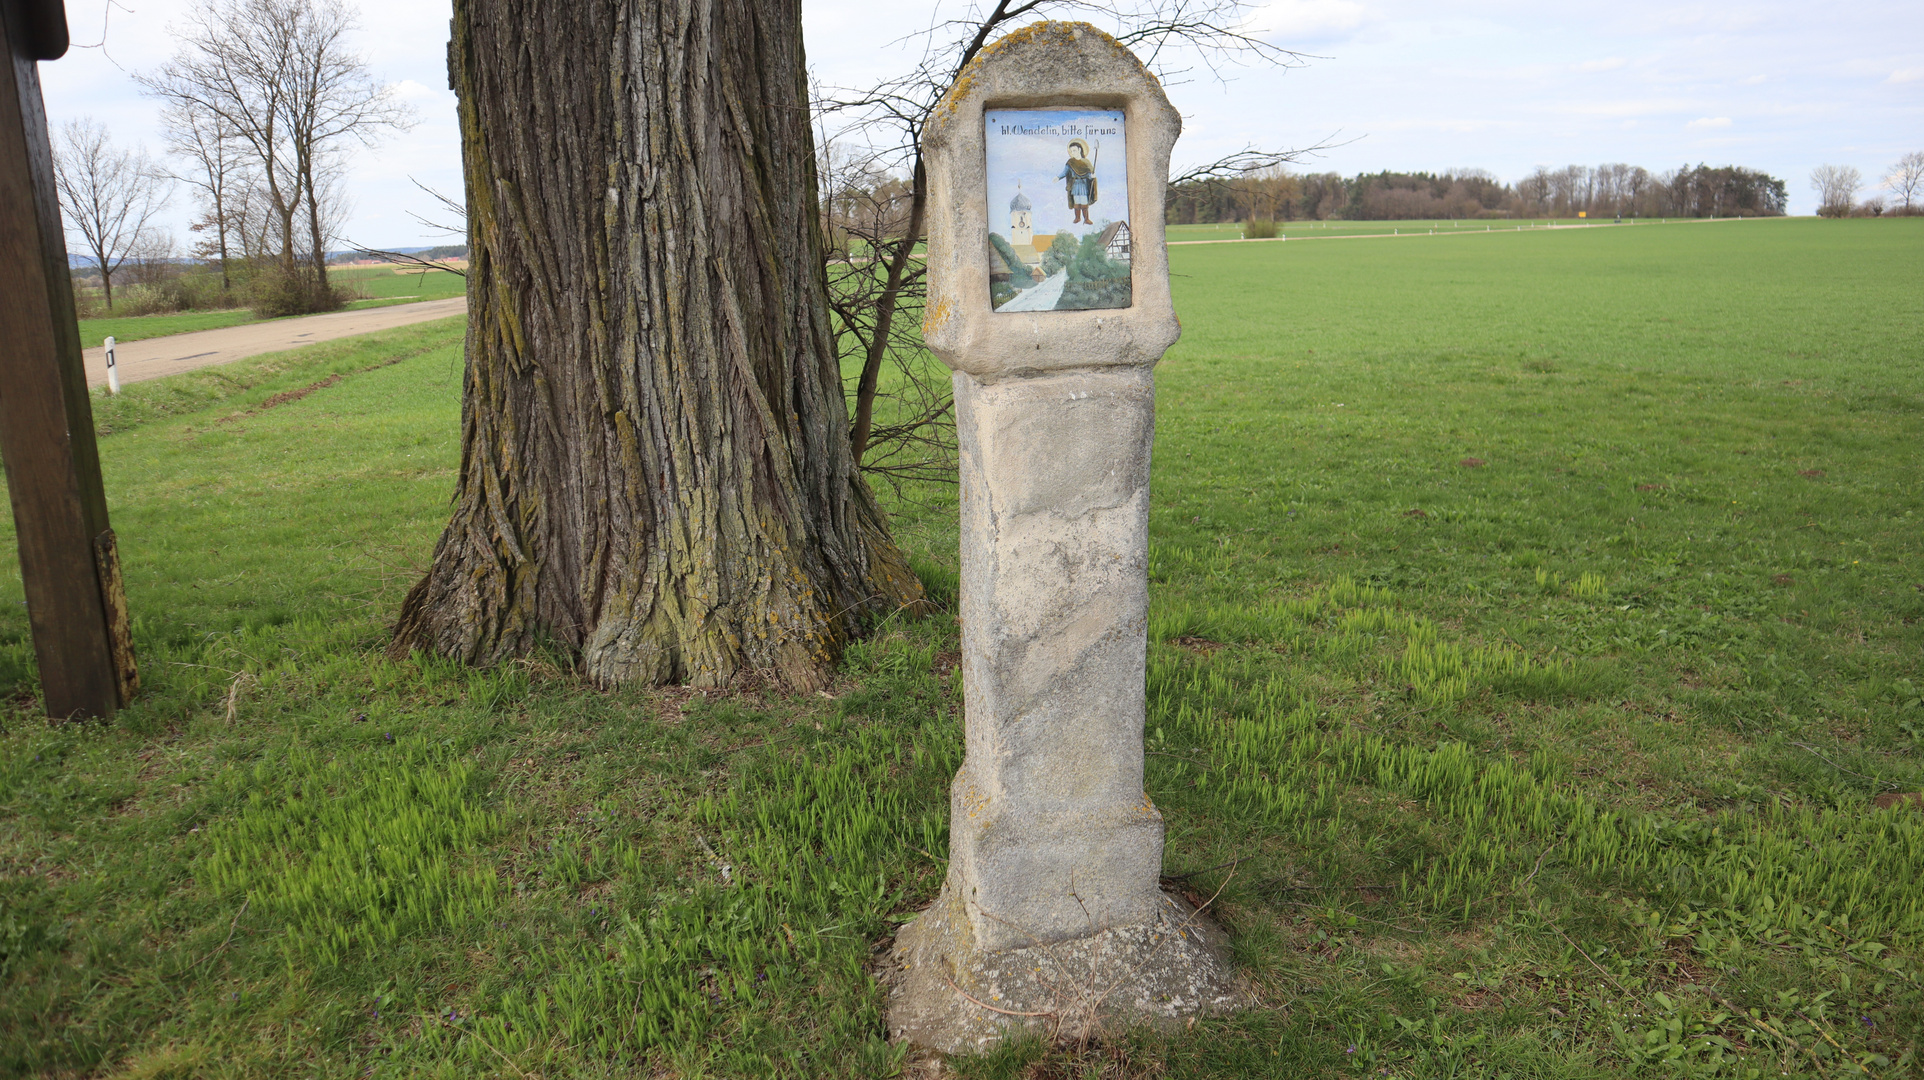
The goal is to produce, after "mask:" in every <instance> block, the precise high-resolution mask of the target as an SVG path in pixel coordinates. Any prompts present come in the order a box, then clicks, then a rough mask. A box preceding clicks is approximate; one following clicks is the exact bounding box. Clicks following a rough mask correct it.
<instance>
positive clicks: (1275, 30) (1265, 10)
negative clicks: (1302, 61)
mask: <svg viewBox="0 0 1924 1080" xmlns="http://www.w3.org/2000/svg"><path fill="white" fill-rule="evenodd" d="M1371 18H1372V17H1371V15H1370V12H1369V9H1367V8H1365V7H1364V6H1363V5H1362V4H1359V3H1357V2H1356V0H1271V2H1270V3H1268V4H1264V5H1263V6H1262V7H1261V8H1258V9H1257V10H1256V11H1255V13H1254V14H1252V15H1251V16H1250V25H1251V26H1253V27H1256V28H1257V29H1259V30H1261V31H1263V32H1264V33H1266V34H1268V36H1269V37H1270V39H1271V40H1273V41H1276V42H1277V43H1279V44H1281V45H1284V46H1286V47H1287V46H1289V45H1291V44H1293V43H1305V42H1311V41H1328V40H1331V39H1333V38H1342V37H1348V36H1349V35H1351V34H1354V33H1355V32H1356V31H1358V30H1361V29H1362V28H1363V27H1364V26H1365V25H1366V24H1368V23H1369V22H1370V21H1371Z"/></svg>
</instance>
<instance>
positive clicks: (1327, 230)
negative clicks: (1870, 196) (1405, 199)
mask: <svg viewBox="0 0 1924 1080" xmlns="http://www.w3.org/2000/svg"><path fill="white" fill-rule="evenodd" d="M1736 223H1738V222H1737V221H1736V219H1732V218H1718V219H1714V220H1712V219H1702V218H1649V219H1637V218H1626V219H1625V220H1623V221H1621V222H1614V223H1613V222H1612V221H1611V219H1610V218H1608V217H1601V218H1533V219H1530V220H1527V221H1525V220H1490V221H1456V220H1437V221H1278V222H1276V232H1277V238H1281V239H1299V240H1315V239H1320V238H1327V237H1340V236H1429V235H1432V234H1434V235H1439V236H1443V235H1467V234H1470V233H1499V232H1523V231H1527V230H1530V229H1572V228H1598V227H1601V226H1609V227H1611V228H1625V229H1627V228H1646V227H1652V228H1668V227H1672V226H1702V225H1711V226H1714V225H1722V224H1736ZM1243 229H1244V223H1243V222H1240V221H1225V222H1217V223H1213V224H1207V225H1170V226H1168V227H1167V230H1166V231H1167V233H1168V236H1169V240H1170V241H1171V242H1173V243H1195V242H1199V241H1205V240H1240V239H1242V238H1243Z"/></svg>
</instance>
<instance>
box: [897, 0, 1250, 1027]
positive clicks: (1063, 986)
mask: <svg viewBox="0 0 1924 1080" xmlns="http://www.w3.org/2000/svg"><path fill="white" fill-rule="evenodd" d="M1181 123H1182V122H1181V118H1180V116H1179V115H1178V114H1177V113H1176V111H1175V109H1174V108H1173V107H1171V106H1170V104H1169V100H1168V98H1166V97H1165V96H1164V95H1163V92H1162V88H1161V87H1160V86H1159V85H1158V84H1157V82H1156V81H1155V79H1154V78H1153V77H1152V76H1151V75H1150V74H1149V72H1148V70H1147V69H1145V68H1144V67H1143V65H1142V63H1141V62H1140V61H1139V60H1137V59H1136V57H1135V56H1133V55H1131V54H1130V53H1129V51H1128V50H1127V49H1125V48H1123V47H1122V45H1121V44H1119V43H1118V42H1117V41H1116V40H1115V39H1114V38H1111V37H1110V36H1109V35H1107V34H1105V33H1103V32H1102V31H1100V30H1098V29H1096V28H1095V27H1093V26H1090V25H1088V24H1087V23H1068V22H1044V23H1038V24H1035V25H1033V26H1030V27H1027V28H1025V29H1023V30H1019V31H1017V32H1015V33H1013V34H1010V35H1008V36H1007V37H1005V38H1003V39H1002V40H1000V41H998V42H996V43H995V44H993V45H990V46H989V47H988V48H987V49H984V50H983V51H982V53H981V54H980V55H979V56H978V57H977V58H976V59H975V60H974V61H973V62H972V63H971V64H970V65H969V66H968V67H967V68H966V69H965V70H964V71H963V72H962V73H961V75H960V76H958V77H957V79H956V82H955V86H954V88H953V89H952V90H950V91H949V94H948V96H947V97H945V98H944V99H943V100H942V102H941V103H940V104H938V105H937V106H936V109H935V111H934V114H933V115H932V116H931V118H930V122H929V124H928V126H927V128H925V130H924V133H923V160H924V163H925V166H926V169H927V176H928V179H929V193H930V204H929V205H930V209H929V219H928V221H929V244H928V281H929V296H928V304H927V308H926V312H927V314H926V316H925V318H924V321H923V327H922V330H923V337H924V339H925V340H926V341H927V343H928V346H929V348H930V350H931V351H933V352H934V353H935V355H936V356H938V357H940V358H941V360H942V362H943V363H945V364H947V365H948V366H949V367H950V368H951V369H953V371H954V372H955V374H954V385H955V405H956V430H957V437H958V443H959V449H960V452H961V462H960V465H961V504H962V505H961V517H962V529H961V547H962V551H961V571H962V575H961V576H962V587H961V615H962V673H963V688H964V705H965V717H966V750H965V754H964V760H963V763H962V768H961V770H960V771H959V772H958V773H957V774H956V777H955V780H954V782H953V784H952V785H951V788H950V796H949V807H950V814H949V864H948V877H947V880H946V881H945V883H944V885H943V887H942V892H941V895H940V896H938V897H937V898H936V901H935V903H934V905H933V906H932V907H930V909H929V910H928V911H927V912H925V913H923V914H922V915H921V916H920V917H918V918H917V919H916V920H915V921H914V922H912V923H910V924H909V925H908V926H906V927H904V928H903V930H902V931H901V933H900V934H899V935H898V936H897V938H896V945H895V949H894V951H893V953H892V954H891V958H890V963H889V964H888V967H887V971H886V973H885V978H886V980H887V981H888V982H889V984H890V990H891V995H890V1002H889V1008H888V1026H889V1031H890V1034H891V1035H892V1036H893V1037H895V1038H897V1039H904V1040H907V1041H910V1042H912V1043H915V1044H917V1045H921V1046H926V1047H931V1048H933V1049H936V1050H940V1051H942V1052H944V1053H973V1052H980V1051H984V1050H987V1049H990V1048H992V1047H994V1046H995V1045H997V1044H998V1043H1000V1042H1002V1041H1003V1040H1004V1039H1006V1038H1010V1037H1012V1036H1014V1035H1017V1034H1019V1033H1020V1032H1022V1031H1023V1030H1025V1029H1027V1030H1030V1031H1033V1032H1039V1033H1042V1034H1043V1035H1044V1036H1045V1037H1047V1036H1053V1037H1056V1038H1065V1039H1075V1038H1086V1037H1091V1036H1094V1035H1096V1034H1097V1033H1099V1032H1101V1031H1104V1030H1114V1029H1117V1028H1120V1027H1123V1026H1126V1025H1131V1024H1152V1025H1158V1026H1162V1027H1167V1028H1175V1027H1180V1026H1181V1025H1182V1024H1184V1023H1186V1022H1189V1021H1192V1020H1193V1019H1194V1018H1195V1017H1196V1016H1198V1015H1205V1014H1212V1013H1221V1012H1226V1011H1229V1010H1231V1009H1234V1008H1237V1007H1239V1006H1240V1005H1241V1004H1242V1003H1243V1002H1244V1001H1245V1000H1246V997H1245V994H1244V992H1243V991H1242V989H1241V987H1240V984H1239V983H1238V981H1237V979H1236V978H1235V976H1234V974H1233V972H1232V970H1231V968H1230V966H1229V964H1228V962H1227V960H1226V959H1225V951H1224V948H1223V945H1224V942H1223V939H1222V937H1221V933H1220V931H1217V930H1215V929H1214V928H1213V927H1212V926H1211V925H1210V924H1209V923H1208V921H1207V919H1206V917H1205V915H1203V914H1202V913H1199V912H1197V911H1196V910H1195V909H1193V908H1192V907H1190V906H1189V905H1188V904H1187V903H1186V902H1184V901H1182V900H1180V899H1178V898H1176V897H1173V896H1171V895H1169V894H1167V893H1165V892H1163V891H1162V889H1161V887H1160V877H1161V872H1162V854H1163V820H1162V814H1161V812H1160V811H1158V810H1157V809H1156V807H1155V804H1154V803H1152V802H1151V801H1150V799H1149V797H1148V795H1147V794H1146V793H1145V792H1144V790H1143V763H1144V758H1143V727H1144V721H1145V717H1146V706H1147V702H1146V700H1145V699H1146V684H1145V676H1146V671H1145V663H1146V659H1147V648H1148V640H1147V639H1148V616H1149V575H1148V562H1149V452H1150V443H1151V438H1152V435H1153V432H1154V426H1155V384H1154V368H1155V364H1156V362H1157V361H1158V360H1160V359H1161V358H1162V354H1163V352H1164V350H1166V349H1168V348H1169V346H1170V345H1172V344H1174V343H1175V341H1176V338H1177V336H1178V335H1179V334H1180V333H1181V328H1180V326H1178V325H1177V322H1176V317H1175V309H1174V306H1173V305H1172V303H1171V301H1170V294H1169V267H1168V253H1167V248H1166V246H1165V239H1164V231H1163V225H1164V222H1163V202H1164V197H1165V189H1166V187H1167V184H1168V176H1169V154H1170V150H1171V148H1172V147H1173V146H1174V144H1175V141H1176V136H1177V134H1178V132H1179V131H1180V130H1181ZM1065 159H1066V163H1065ZM1045 237H1046V241H1045ZM1071 270H1073V273H1071Z"/></svg>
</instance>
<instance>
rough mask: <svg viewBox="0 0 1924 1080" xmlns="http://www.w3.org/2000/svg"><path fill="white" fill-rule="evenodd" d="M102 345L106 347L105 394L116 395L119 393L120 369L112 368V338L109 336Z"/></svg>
mask: <svg viewBox="0 0 1924 1080" xmlns="http://www.w3.org/2000/svg"><path fill="white" fill-rule="evenodd" d="M104 344H105V345H106V346H107V392H108V393H110V394H118V393H120V369H119V368H116V367H115V366H114V339H113V336H112V335H109V336H108V337H107V340H106V342H105V343H104Z"/></svg>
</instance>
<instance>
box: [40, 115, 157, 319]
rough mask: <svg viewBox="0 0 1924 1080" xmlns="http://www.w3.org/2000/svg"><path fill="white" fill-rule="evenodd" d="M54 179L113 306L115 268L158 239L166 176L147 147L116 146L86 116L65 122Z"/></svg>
mask: <svg viewBox="0 0 1924 1080" xmlns="http://www.w3.org/2000/svg"><path fill="white" fill-rule="evenodd" d="M54 182H55V186H56V187H58V188H59V189H60V209H61V211H62V212H63V213H64V214H65V215H66V217H67V225H68V227H69V228H71V229H72V230H73V231H75V232H77V233H79V234H80V237H81V240H82V243H83V245H84V246H85V247H86V249H87V253H88V254H89V255H91V256H93V260H94V264H95V265H96V266H98V267H99V268H100V286H101V289H102V290H103V291H104V292H105V293H106V297H107V307H108V309H109V310H111V309H112V308H113V305H114V271H116V270H118V269H120V266H121V264H122V263H124V262H126V261H127V257H128V256H129V255H131V254H132V253H134V252H135V251H136V250H139V249H141V248H142V247H143V246H146V245H149V244H151V242H152V240H153V239H154V236H153V234H154V233H155V232H157V231H158V230H157V228H156V226H155V223H154V219H155V218H156V217H157V216H159V214H160V211H161V210H162V209H163V208H165V206H166V205H167V185H168V179H167V177H166V176H165V175H164V174H163V173H161V172H160V171H158V170H157V169H155V168H154V165H153V162H151V161H149V160H148V158H147V155H146V154H145V153H144V152H142V151H139V150H125V149H122V148H120V147H118V146H115V145H114V143H113V140H112V139H110V138H109V137H108V135H107V128H106V127H105V125H102V124H100V123H98V122H96V121H95V120H93V119H92V118H91V117H88V118H85V119H81V120H70V121H68V122H67V123H66V124H65V125H64V126H62V127H61V129H60V138H59V141H58V142H57V143H56V145H55V147H54Z"/></svg>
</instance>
